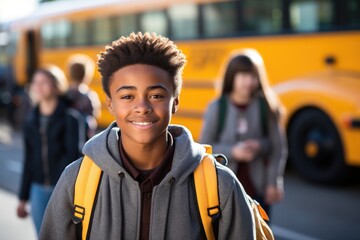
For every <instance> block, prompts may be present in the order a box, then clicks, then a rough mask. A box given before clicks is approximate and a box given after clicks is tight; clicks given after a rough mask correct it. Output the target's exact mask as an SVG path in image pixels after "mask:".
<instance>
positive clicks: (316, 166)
mask: <svg viewBox="0 0 360 240" xmlns="http://www.w3.org/2000/svg"><path fill="white" fill-rule="evenodd" d="M288 138H289V157H290V161H291V163H292V165H293V166H294V168H295V170H296V171H297V172H298V173H299V174H300V175H302V176H303V177H305V178H306V179H307V180H310V181H312V182H317V183H326V184H337V183H342V182H344V180H345V179H346V176H347V171H348V168H347V167H346V165H345V162H344V150H343V146H342V142H341V139H340V136H339V134H338V132H337V129H336V127H335V125H334V124H333V122H332V121H331V120H330V118H329V117H328V116H327V115H326V114H325V113H323V112H322V111H320V110H317V109H307V110H303V111H302V112H300V113H299V114H298V115H297V116H296V117H295V119H294V120H293V121H292V124H291V126H290V129H289V131H288Z"/></svg>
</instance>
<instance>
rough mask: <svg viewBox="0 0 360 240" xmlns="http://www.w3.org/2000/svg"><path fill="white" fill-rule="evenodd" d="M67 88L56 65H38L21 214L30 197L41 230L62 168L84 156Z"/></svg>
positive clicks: (33, 84) (26, 128)
mask: <svg viewBox="0 0 360 240" xmlns="http://www.w3.org/2000/svg"><path fill="white" fill-rule="evenodd" d="M66 90H67V82H66V79H65V75H64V74H63V72H62V71H61V70H60V69H59V68H57V67H55V66H48V67H46V68H41V69H38V70H37V71H36V72H35V74H34V76H33V79H32V82H31V85H30V96H31V97H32V100H33V101H34V102H35V104H36V105H35V108H34V109H33V111H32V113H31V114H30V115H29V117H28V119H27V120H26V122H25V125H24V131H23V136H24V148H25V161H24V168H23V175H22V183H21V189H20V193H19V199H20V203H19V205H18V208H17V215H18V216H19V217H20V218H24V217H26V216H27V215H28V211H27V210H26V203H27V201H28V200H29V199H30V202H31V215H32V217H33V220H34V223H35V227H36V230H37V232H38V233H39V231H40V226H41V222H42V218H43V215H44V212H45V208H46V205H47V203H48V200H49V198H50V195H51V193H52V191H53V188H54V186H55V184H56V183H57V181H58V179H59V177H60V175H61V173H62V171H63V170H64V169H65V167H66V166H67V165H68V164H69V163H71V161H72V160H74V159H76V158H78V157H79V156H80V153H79V148H78V136H79V134H78V133H77V131H78V122H77V120H76V119H75V118H74V117H73V115H72V114H69V109H67V107H66V105H65V103H63V102H62V100H61V97H60V96H61V95H62V94H63V93H64V92H65V91H66Z"/></svg>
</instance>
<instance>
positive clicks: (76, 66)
mask: <svg viewBox="0 0 360 240" xmlns="http://www.w3.org/2000/svg"><path fill="white" fill-rule="evenodd" d="M70 77H71V80H73V81H76V82H79V83H81V82H82V81H83V80H84V77H85V65H84V64H82V63H73V64H71V65H70Z"/></svg>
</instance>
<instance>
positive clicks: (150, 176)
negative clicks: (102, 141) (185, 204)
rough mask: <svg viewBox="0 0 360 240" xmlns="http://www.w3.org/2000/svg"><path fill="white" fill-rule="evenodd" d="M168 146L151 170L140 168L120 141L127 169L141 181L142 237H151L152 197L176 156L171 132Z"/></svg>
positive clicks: (145, 239)
mask: <svg viewBox="0 0 360 240" xmlns="http://www.w3.org/2000/svg"><path fill="white" fill-rule="evenodd" d="M168 139H169V143H168V147H167V150H166V153H165V157H164V159H163V160H162V161H161V163H160V165H159V166H157V167H155V168H153V169H150V170H139V169H137V168H136V167H135V166H134V165H133V164H132V163H131V160H130V159H129V158H128V157H127V156H126V153H125V151H124V149H123V147H122V145H121V142H120V141H119V149H120V157H121V159H122V162H123V165H124V168H125V170H126V171H127V172H128V173H129V174H130V175H131V176H132V177H133V178H134V179H135V180H136V181H137V182H138V183H139V186H140V191H141V220H140V221H141V222H140V239H141V240H147V239H149V230H150V213H151V197H152V190H153V188H154V187H155V186H156V185H158V184H159V183H160V182H161V181H162V180H163V179H164V177H165V175H166V174H167V173H168V172H169V171H170V170H171V165H172V160H173V156H174V150H175V147H174V146H175V143H174V141H173V138H172V136H171V134H170V133H168Z"/></svg>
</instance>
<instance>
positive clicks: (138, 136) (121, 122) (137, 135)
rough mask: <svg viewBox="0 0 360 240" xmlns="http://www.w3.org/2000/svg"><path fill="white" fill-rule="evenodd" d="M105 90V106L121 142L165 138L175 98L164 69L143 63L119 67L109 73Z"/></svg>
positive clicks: (130, 142) (176, 99)
mask: <svg viewBox="0 0 360 240" xmlns="http://www.w3.org/2000/svg"><path fill="white" fill-rule="evenodd" d="M109 90H110V98H109V97H108V98H107V100H106V101H107V105H108V108H109V111H110V112H111V113H112V114H113V115H114V116H115V119H116V123H117V125H118V127H119V128H120V129H121V139H122V141H123V143H124V144H126V145H129V144H154V143H156V142H157V141H159V142H163V141H164V139H166V129H167V126H168V125H169V123H170V120H171V114H172V113H175V112H176V109H177V106H178V104H179V101H178V98H177V97H176V98H174V96H173V92H174V85H173V82H172V80H171V78H170V76H169V74H168V73H167V72H166V71H165V70H163V69H161V68H159V67H155V66H152V65H146V64H134V65H130V66H126V67H123V68H121V69H119V70H117V71H116V72H114V73H113V75H112V76H111V78H110V82H109Z"/></svg>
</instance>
